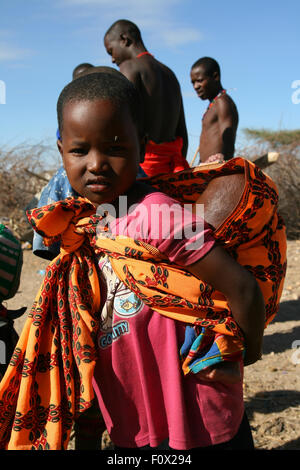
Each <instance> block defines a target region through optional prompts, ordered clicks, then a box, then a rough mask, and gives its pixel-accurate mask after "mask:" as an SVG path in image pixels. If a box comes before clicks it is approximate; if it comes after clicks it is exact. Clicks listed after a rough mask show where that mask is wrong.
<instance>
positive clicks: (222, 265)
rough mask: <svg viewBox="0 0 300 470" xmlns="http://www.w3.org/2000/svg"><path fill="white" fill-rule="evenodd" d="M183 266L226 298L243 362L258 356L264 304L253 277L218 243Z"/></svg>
mask: <svg viewBox="0 0 300 470" xmlns="http://www.w3.org/2000/svg"><path fill="white" fill-rule="evenodd" d="M186 269H187V270H188V271H190V272H191V273H192V274H194V275H195V276H196V277H198V278H199V279H201V280H202V281H204V282H207V283H208V284H210V285H211V286H213V287H214V288H215V289H216V290H218V291H219V292H222V293H223V294H224V295H225V297H226V298H227V301H228V304H229V306H230V308H231V311H232V315H233V317H234V319H235V320H236V322H237V323H238V325H239V327H240V328H241V330H242V332H243V333H244V336H245V347H246V356H245V360H244V364H245V365H248V364H252V363H254V362H256V361H257V360H258V359H260V357H261V352H262V341H263V332H264V327H265V305H264V299H263V296H262V293H261V290H260V288H259V286H258V284H257V282H256V280H255V278H254V277H253V276H252V275H251V274H250V273H249V272H248V271H247V270H246V269H245V268H243V267H242V266H241V265H239V264H238V263H237V262H236V261H235V260H234V259H233V258H232V257H231V256H230V255H229V254H228V253H227V252H226V251H225V250H224V249H223V248H222V247H219V246H217V247H215V248H213V249H212V250H211V251H210V252H209V253H208V254H207V255H206V256H205V257H204V258H203V259H201V260H199V261H197V262H196V263H194V264H192V265H190V266H186Z"/></svg>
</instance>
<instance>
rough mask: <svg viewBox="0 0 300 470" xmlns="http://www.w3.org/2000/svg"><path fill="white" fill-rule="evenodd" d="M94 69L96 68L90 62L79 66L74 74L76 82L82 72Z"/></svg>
mask: <svg viewBox="0 0 300 470" xmlns="http://www.w3.org/2000/svg"><path fill="white" fill-rule="evenodd" d="M93 67H94V66H93V65H92V64H89V63H88V62H83V63H82V64H79V65H77V66H76V67H75V69H74V70H73V73H72V77H73V80H75V78H77V77H78V76H79V75H80V74H81V73H82V72H85V71H86V70H88V69H90V68H93Z"/></svg>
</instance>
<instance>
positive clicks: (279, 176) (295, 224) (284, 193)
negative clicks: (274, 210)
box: [264, 153, 300, 240]
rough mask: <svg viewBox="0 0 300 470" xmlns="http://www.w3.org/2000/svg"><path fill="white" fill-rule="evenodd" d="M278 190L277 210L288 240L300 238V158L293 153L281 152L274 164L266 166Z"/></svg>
mask: <svg viewBox="0 0 300 470" xmlns="http://www.w3.org/2000/svg"><path fill="white" fill-rule="evenodd" d="M264 171H265V173H267V174H268V175H269V176H270V177H271V178H272V179H273V180H274V182H275V183H276V185H277V187H278V192H279V212H280V215H281V216H282V217H283V219H284V222H285V224H286V229H287V237H288V239H289V240H297V239H300V160H299V159H298V158H297V156H296V155H294V154H293V153H282V154H280V157H279V159H278V161H277V162H276V163H274V165H271V166H270V167H268V168H266V169H265V170H264Z"/></svg>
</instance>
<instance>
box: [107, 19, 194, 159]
mask: <svg viewBox="0 0 300 470" xmlns="http://www.w3.org/2000/svg"><path fill="white" fill-rule="evenodd" d="M123 23H125V26H126V23H130V22H127V21H126V20H120V21H118V22H116V23H114V25H112V26H111V28H110V29H109V30H108V31H107V32H106V34H105V37H104V45H105V48H106V50H107V52H108V54H110V55H111V57H112V61H113V63H115V64H116V65H118V67H119V69H120V72H122V73H123V75H125V76H126V77H127V78H128V79H129V80H130V81H131V82H133V83H134V85H135V86H136V87H137V88H138V90H139V91H140V94H141V98H142V103H143V106H144V109H145V129H146V133H147V136H148V139H149V140H151V141H153V142H155V143H157V144H159V143H163V142H171V141H174V140H175V139H176V137H181V138H182V139H183V147H182V156H183V157H184V158H186V153H187V147H188V137H187V129H186V122H185V115H184V109H183V103H182V96H181V90H180V85H179V83H178V80H177V78H176V76H175V74H174V73H173V72H172V70H170V69H169V68H168V67H167V66H166V65H164V64H162V63H161V62H159V61H158V60H156V59H155V57H153V56H152V55H151V54H150V53H149V52H148V51H147V50H146V48H145V46H144V44H143V41H142V39H141V37H140V36H138V37H135V31H134V30H132V31H130V30H129V29H128V27H127V26H126V27H124V26H123ZM134 26H135V25H134Z"/></svg>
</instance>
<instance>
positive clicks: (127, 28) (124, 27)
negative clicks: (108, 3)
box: [104, 20, 142, 42]
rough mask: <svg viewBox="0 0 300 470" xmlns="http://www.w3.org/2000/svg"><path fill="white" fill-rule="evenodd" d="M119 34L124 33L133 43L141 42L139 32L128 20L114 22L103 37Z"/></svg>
mask: <svg viewBox="0 0 300 470" xmlns="http://www.w3.org/2000/svg"><path fill="white" fill-rule="evenodd" d="M116 32H119V33H120V34H121V33H126V34H127V35H128V36H129V37H131V39H133V40H134V42H140V41H141V40H142V36H141V32H140V30H139V28H138V27H137V25H136V24H134V23H132V21H129V20H118V21H115V22H114V23H113V24H112V25H111V27H110V28H109V29H108V30H107V31H106V33H105V36H104V37H107V36H110V35H111V34H112V33H116Z"/></svg>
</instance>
